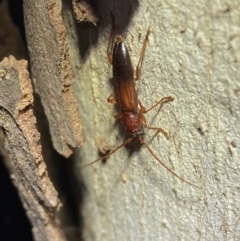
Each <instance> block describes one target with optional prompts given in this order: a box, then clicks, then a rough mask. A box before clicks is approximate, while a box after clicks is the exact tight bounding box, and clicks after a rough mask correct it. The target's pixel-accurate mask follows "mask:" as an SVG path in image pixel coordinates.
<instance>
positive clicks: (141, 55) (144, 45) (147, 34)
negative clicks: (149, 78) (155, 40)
mask: <svg viewBox="0 0 240 241" xmlns="http://www.w3.org/2000/svg"><path fill="white" fill-rule="evenodd" d="M151 32H152V29H151V28H150V27H148V30H147V33H146V36H145V39H144V42H143V46H142V50H141V53H140V57H139V61H138V64H137V68H136V77H135V81H137V80H139V78H140V75H141V67H142V63H143V57H144V54H145V50H146V46H147V42H148V37H149V35H150V33H151Z"/></svg>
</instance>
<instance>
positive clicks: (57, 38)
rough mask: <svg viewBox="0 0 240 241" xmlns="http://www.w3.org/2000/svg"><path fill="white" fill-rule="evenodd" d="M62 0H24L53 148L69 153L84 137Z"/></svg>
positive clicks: (35, 74) (33, 65)
mask: <svg viewBox="0 0 240 241" xmlns="http://www.w3.org/2000/svg"><path fill="white" fill-rule="evenodd" d="M61 11H62V3H61V1H60V0H49V1H37V0H34V1H29V0H25V1H24V15H25V27H26V34H27V36H26V37H27V41H28V50H29V55H30V59H31V70H32V77H33V82H34V87H35V91H36V93H37V94H38V95H39V96H40V99H41V102H42V104H43V107H44V111H45V114H46V116H47V119H48V122H49V128H50V132H51V138H52V141H53V145H54V148H55V149H56V150H57V151H58V152H59V153H60V154H61V155H63V156H65V157H69V156H70V155H71V154H72V152H73V149H74V148H76V147H78V146H79V145H80V144H81V143H82V141H83V131H82V126H81V120H80V118H79V113H78V107H77V103H76V99H75V97H74V94H73V90H72V70H71V66H70V63H69V56H68V44H67V42H66V29H65V26H64V25H63V22H62V16H61Z"/></svg>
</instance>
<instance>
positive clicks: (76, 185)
mask: <svg viewBox="0 0 240 241" xmlns="http://www.w3.org/2000/svg"><path fill="white" fill-rule="evenodd" d="M34 106H35V116H36V117H37V127H38V131H39V132H40V133H41V144H42V150H43V157H44V160H45V163H46V165H47V169H48V174H49V177H50V179H51V181H52V183H53V185H54V187H55V188H56V190H57V192H58V193H59V198H60V200H61V202H62V204H63V207H62V209H61V210H60V213H59V218H60V220H61V224H62V226H61V228H62V230H63V232H64V233H65V235H66V237H67V239H68V240H71V241H74V240H76V241H77V240H78V241H79V240H82V230H83V219H82V217H81V212H80V210H81V207H82V204H83V197H84V191H85V185H84V183H83V181H82V179H81V178H80V177H79V176H78V178H76V175H74V167H75V165H74V158H73V155H72V156H71V157H70V158H64V157H62V156H61V155H59V154H58V153H57V152H56V151H55V150H54V148H53V145H52V141H51V136H50V131H49V126H48V121H47V118H46V116H45V113H44V109H43V106H42V105H41V101H40V97H39V96H38V95H37V94H35V96H34Z"/></svg>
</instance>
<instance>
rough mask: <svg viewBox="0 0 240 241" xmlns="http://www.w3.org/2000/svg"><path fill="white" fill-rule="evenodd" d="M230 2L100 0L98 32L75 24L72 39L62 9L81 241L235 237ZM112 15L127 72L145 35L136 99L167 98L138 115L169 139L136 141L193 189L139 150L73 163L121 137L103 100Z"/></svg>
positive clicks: (238, 172)
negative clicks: (77, 123) (77, 138)
mask: <svg viewBox="0 0 240 241" xmlns="http://www.w3.org/2000/svg"><path fill="white" fill-rule="evenodd" d="M113 2H115V5H113ZM239 3H240V2H239V1H237V0H235V1H201V2H199V1H192V0H187V1H185V0H184V1H165V0H163V1H151V0H149V1H139V2H136V1H101V4H100V3H99V6H98V10H99V16H98V17H99V19H100V23H99V25H98V27H97V28H96V27H93V26H90V25H87V24H80V25H76V30H77V33H78V34H79V35H78V36H77V34H75V32H76V30H75V29H74V28H73V27H74V25H72V22H73V20H72V19H71V17H69V14H68V13H67V12H66V11H65V15H66V16H65V24H66V26H67V29H68V31H69V35H68V36H69V40H68V41H69V45H70V46H71V48H70V58H71V63H72V65H73V69H74V74H75V78H76V82H77V83H76V93H77V96H78V99H79V106H80V109H81V112H82V113H83V116H82V119H83V124H84V129H85V130H86V143H85V144H84V145H83V146H82V147H81V150H80V154H79V158H78V160H77V165H78V167H79V172H80V171H81V172H82V173H83V176H84V181H85V184H86V187H87V194H86V198H85V206H84V208H83V212H84V215H85V220H84V221H85V229H84V236H85V240H134V241H135V240H148V241H149V240H237V239H238V237H239V236H240V225H239V212H240V211H239V210H240V202H239V200H240V193H239V187H240V166H239V158H240V154H239V153H240V152H239V146H240V133H239V129H240V105H239V102H240V100H239V99H240V91H239V88H240V81H239V76H240V75H239V69H240V66H239V62H240V38H239V32H240V27H239V26H240V25H239V22H240V9H239V6H240V5H239ZM113 9H114V14H115V17H116V21H117V24H118V25H119V29H120V31H119V32H120V33H121V34H122V36H123V37H124V39H125V42H126V44H127V46H128V47H129V50H130V54H131V56H132V62H133V66H134V67H135V66H136V63H137V61H138V57H139V53H140V49H141V46H142V42H143V39H144V35H145V32H146V30H147V27H148V26H151V27H152V29H153V33H152V34H151V36H150V40H149V44H148V46H147V50H146V55H145V59H144V64H143V68H142V76H141V80H140V81H138V83H137V88H138V91H139V99H140V100H141V101H142V103H143V104H144V105H145V106H146V107H150V106H151V105H153V104H154V103H155V101H156V100H158V99H160V98H161V97H163V96H168V95H173V96H174V97H175V100H174V101H173V102H172V103H168V104H165V105H164V106H163V107H162V108H161V110H159V109H158V108H156V109H155V110H152V111H151V112H150V113H148V114H147V121H148V124H149V125H150V126H161V127H162V128H164V129H165V130H166V131H168V132H169V133H170V134H171V137H170V139H169V140H166V138H165V137H164V136H163V135H161V134H157V135H155V134H154V131H150V130H146V135H145V140H146V141H147V143H149V145H150V146H151V148H152V149H153V151H154V153H156V155H157V156H158V157H159V158H160V159H161V160H162V161H163V162H164V163H165V164H166V165H168V166H169V167H171V168H172V170H174V172H176V173H177V174H178V175H180V176H181V177H183V178H184V179H186V180H188V181H190V182H192V183H193V184H196V185H198V186H200V187H201V189H197V188H193V187H191V186H189V185H187V184H186V183H183V182H181V181H180V180H178V179H176V178H175V177H174V176H173V175H172V174H171V173H169V172H168V171H167V170H166V169H164V168H163V167H162V166H161V165H160V164H159V163H158V162H157V161H156V160H155V159H154V158H153V157H152V156H151V155H150V154H149V152H148V151H147V150H146V149H145V148H144V147H142V148H141V149H139V150H136V151H135V152H133V153H132V154H131V155H129V148H122V149H121V150H119V151H118V152H117V153H115V154H114V155H112V156H111V157H110V158H109V159H108V161H107V163H106V164H105V165H104V164H102V163H101V162H100V163H96V164H94V165H92V166H88V167H82V166H81V165H82V164H83V163H84V164H86V163H89V162H91V161H93V160H95V159H97V158H98V157H99V152H104V150H106V149H111V148H113V147H115V146H116V145H117V144H118V143H121V142H122V141H123V140H124V138H125V135H124V132H123V131H121V128H119V126H120V125H121V123H120V122H117V124H116V125H115V124H114V123H115V120H114V117H113V116H114V113H116V110H114V108H113V106H111V105H110V104H108V103H107V102H106V99H107V97H108V96H109V95H110V94H111V92H112V87H111V82H110V78H111V76H112V70H111V66H110V65H109V63H108V61H107V58H106V46H107V42H108V36H109V32H110V28H111V18H110V11H111V10H113ZM67 17H69V18H70V19H67ZM123 30H124V31H123ZM78 49H80V56H79V52H78V51H77V50H78ZM152 137H153V138H152ZM80 160H83V161H80Z"/></svg>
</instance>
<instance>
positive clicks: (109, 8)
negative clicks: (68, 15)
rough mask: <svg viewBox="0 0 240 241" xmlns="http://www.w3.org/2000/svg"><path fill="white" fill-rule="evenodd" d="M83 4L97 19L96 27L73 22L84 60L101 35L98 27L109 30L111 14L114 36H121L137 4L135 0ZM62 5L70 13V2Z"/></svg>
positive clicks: (64, 0)
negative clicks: (89, 8) (113, 20)
mask: <svg viewBox="0 0 240 241" xmlns="http://www.w3.org/2000/svg"><path fill="white" fill-rule="evenodd" d="M83 2H86V3H88V4H89V6H90V7H91V9H92V10H93V12H94V14H95V15H96V17H97V18H98V22H97V25H96V26H95V25H94V24H92V23H89V22H81V23H77V21H75V22H74V28H75V31H76V32H77V36H78V41H79V56H80V57H81V59H83V60H84V59H85V58H87V53H88V51H90V49H91V46H94V45H95V44H96V43H97V41H98V36H99V35H100V34H101V33H100V32H99V31H100V26H101V28H109V29H110V28H111V25H112V19H111V14H112V15H113V16H114V19H115V23H116V26H117V29H116V34H121V33H123V32H124V31H125V30H126V29H127V26H128V25H129V23H130V21H131V19H132V17H133V14H134V12H135V11H136V10H137V8H138V6H139V3H138V1H137V0H121V1H117V0H84V1H83ZM63 4H64V6H65V7H66V9H70V10H71V11H72V3H71V1H70V0H63ZM106 46H107V43H106Z"/></svg>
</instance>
